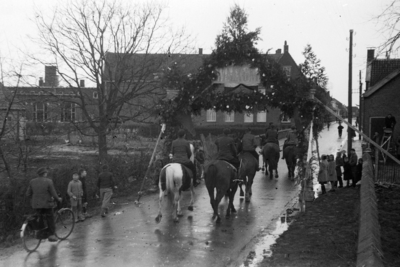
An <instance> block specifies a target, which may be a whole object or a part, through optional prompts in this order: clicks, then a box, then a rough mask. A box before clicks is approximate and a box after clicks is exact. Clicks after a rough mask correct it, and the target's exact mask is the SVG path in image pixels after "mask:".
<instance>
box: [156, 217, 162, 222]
mask: <svg viewBox="0 0 400 267" xmlns="http://www.w3.org/2000/svg"><path fill="white" fill-rule="evenodd" d="M161 217H162V216H160V215H158V216H157V217H156V223H160V222H161Z"/></svg>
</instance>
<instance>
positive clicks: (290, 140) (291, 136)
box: [282, 125, 299, 159]
mask: <svg viewBox="0 0 400 267" xmlns="http://www.w3.org/2000/svg"><path fill="white" fill-rule="evenodd" d="M298 143H299V141H298V140H297V134H296V126H294V125H293V126H292V127H291V131H289V132H288V133H287V134H286V140H285V143H284V144H283V151H284V152H283V156H282V159H285V157H286V155H285V148H286V147H287V146H297V145H298Z"/></svg>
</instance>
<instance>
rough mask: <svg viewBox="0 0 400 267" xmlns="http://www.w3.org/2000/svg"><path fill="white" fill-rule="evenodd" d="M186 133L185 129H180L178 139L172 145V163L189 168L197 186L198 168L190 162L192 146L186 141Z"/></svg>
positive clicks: (194, 184)
mask: <svg viewBox="0 0 400 267" xmlns="http://www.w3.org/2000/svg"><path fill="white" fill-rule="evenodd" d="M185 136H186V133H185V130H184V129H180V130H179V131H178V138H177V139H176V140H174V141H172V145H171V154H172V160H171V163H180V164H182V165H184V166H186V167H188V168H189V169H190V170H191V171H192V173H193V177H192V178H193V186H197V185H198V183H197V179H196V166H195V165H194V163H193V162H191V161H190V157H191V156H192V152H191V151H190V144H189V142H188V141H187V140H186V139H185Z"/></svg>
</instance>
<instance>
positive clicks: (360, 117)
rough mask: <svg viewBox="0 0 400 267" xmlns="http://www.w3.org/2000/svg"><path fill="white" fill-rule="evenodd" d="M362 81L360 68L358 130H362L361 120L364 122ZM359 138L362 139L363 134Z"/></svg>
mask: <svg viewBox="0 0 400 267" xmlns="http://www.w3.org/2000/svg"><path fill="white" fill-rule="evenodd" d="M362 86H363V84H362V82H361V70H360V95H359V97H360V99H359V105H358V130H359V131H360V132H361V122H362V114H361V95H362ZM359 140H361V134H360V135H359Z"/></svg>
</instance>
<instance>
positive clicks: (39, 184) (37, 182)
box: [26, 177, 58, 209]
mask: <svg viewBox="0 0 400 267" xmlns="http://www.w3.org/2000/svg"><path fill="white" fill-rule="evenodd" d="M26 196H27V197H32V201H31V204H32V208H34V209H50V208H53V206H54V199H57V198H58V195H57V192H56V189H55V188H54V184H53V181H52V180H51V179H49V178H46V177H38V178H35V179H32V180H31V181H30V182H29V186H28V189H27V190H26ZM53 198H54V199H53Z"/></svg>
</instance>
